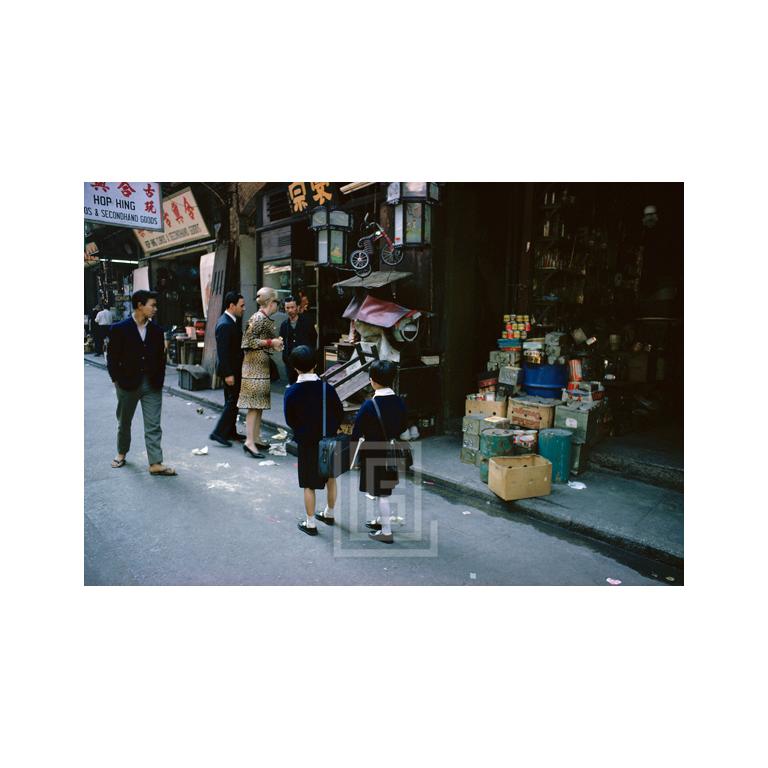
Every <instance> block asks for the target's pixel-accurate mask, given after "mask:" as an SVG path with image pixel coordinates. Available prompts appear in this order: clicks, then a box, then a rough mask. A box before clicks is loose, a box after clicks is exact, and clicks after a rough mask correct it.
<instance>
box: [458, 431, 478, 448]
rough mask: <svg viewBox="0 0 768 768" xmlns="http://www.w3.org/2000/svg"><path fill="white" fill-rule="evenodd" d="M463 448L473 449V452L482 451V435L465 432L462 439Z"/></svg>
mask: <svg viewBox="0 0 768 768" xmlns="http://www.w3.org/2000/svg"><path fill="white" fill-rule="evenodd" d="M461 447H462V448H471V449H472V450H473V451H479V450H480V435H470V434H469V433H467V432H465V433H464V434H463V435H462V438H461Z"/></svg>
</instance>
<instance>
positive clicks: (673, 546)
mask: <svg viewBox="0 0 768 768" xmlns="http://www.w3.org/2000/svg"><path fill="white" fill-rule="evenodd" d="M85 362H86V363H88V364H90V365H95V366H98V367H100V368H106V362H105V361H104V360H103V358H94V357H93V356H92V355H85ZM177 380H178V374H177V371H176V368H175V367H172V366H168V369H167V372H166V386H165V390H166V391H167V392H168V393H169V394H172V395H174V396H176V397H180V398H184V399H185V400H187V401H192V402H196V403H199V404H201V405H203V406H205V407H208V408H211V409H214V410H219V411H220V410H221V409H222V407H223V402H224V395H223V391H222V390H210V389H208V390H203V391H200V392H189V391H187V390H184V389H180V388H179V387H178V384H177ZM284 391H285V384H284V383H282V382H278V383H277V384H276V385H274V386H273V389H272V408H271V409H270V410H268V411H264V414H263V416H262V423H263V425H264V426H263V436H264V437H266V436H267V435H268V434H269V430H271V429H274V430H276V429H278V428H281V427H282V428H284V429H288V428H287V425H286V424H285V419H284V416H283V392H284ZM288 431H289V432H290V430H288ZM460 448H461V438H460V436H458V435H442V436H438V437H430V438H426V439H424V440H418V441H416V442H414V443H413V449H414V471H415V472H416V473H417V474H420V476H421V479H422V482H424V483H425V484H428V485H432V486H435V487H436V488H442V489H444V490H445V491H447V492H449V493H454V494H458V495H460V496H461V497H462V498H463V499H465V500H466V504H467V505H471V506H479V507H482V508H484V509H486V510H488V511H491V510H493V511H495V512H502V513H504V514H507V515H510V516H515V515H525V516H527V517H532V518H536V519H538V520H543V521H545V522H548V523H552V524H555V525H558V526H561V527H563V528H567V529H569V530H572V531H576V532H578V533H580V534H583V535H585V536H589V537H591V538H594V539H597V540H600V541H605V542H608V543H610V544H614V545H616V546H619V547H621V548H623V549H627V550H630V551H633V552H637V553H639V554H642V555H646V556H648V557H651V558H654V559H657V560H661V561H663V562H667V563H669V564H670V565H674V566H675V567H682V566H683V494H682V493H681V492H680V491H678V490H674V489H672V488H665V487H660V486H658V485H650V484H648V483H643V482H639V481H638V480H634V479H631V478H628V477H625V476H623V475H621V474H618V473H615V472H611V471H609V470H596V469H590V470H587V471H586V472H582V473H580V474H579V477H578V480H579V481H581V482H583V483H584V484H585V485H586V486H587V487H586V488H585V489H584V490H575V489H572V488H570V487H569V486H568V485H566V484H563V485H560V484H553V485H552V493H551V494H550V495H549V496H542V497H539V498H534V499H522V500H520V501H516V502H505V501H502V500H501V499H500V498H499V497H498V496H496V494H494V493H493V492H492V491H491V490H490V489H489V488H488V486H487V485H486V484H485V483H483V482H482V481H481V480H480V474H479V470H478V468H477V467H474V466H472V465H469V464H464V463H462V462H461V461H460V460H459V453H460Z"/></svg>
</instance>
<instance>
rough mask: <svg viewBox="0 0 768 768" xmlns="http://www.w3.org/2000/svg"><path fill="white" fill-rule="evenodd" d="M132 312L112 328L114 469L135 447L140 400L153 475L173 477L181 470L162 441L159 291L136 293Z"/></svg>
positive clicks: (110, 367)
mask: <svg viewBox="0 0 768 768" xmlns="http://www.w3.org/2000/svg"><path fill="white" fill-rule="evenodd" d="M131 305H132V307H133V312H132V313H131V316H130V317H128V318H127V319H126V320H123V321H122V322H120V323H115V324H114V325H113V326H112V327H111V328H110V331H109V351H108V353H107V370H108V371H109V376H110V378H111V379H112V381H113V383H114V385H115V392H116V394H117V456H116V457H115V458H114V459H113V461H112V467H113V469H118V468H120V467H122V466H124V465H125V457H126V455H127V454H128V450H129V449H130V447H131V422H132V421H133V414H134V413H135V412H136V406H137V405H138V404H139V403H141V414H142V416H143V417H144V444H145V445H146V447H147V457H148V459H149V473H150V474H151V475H159V476H166V477H168V476H171V475H175V474H176V472H175V470H173V469H172V468H171V467H166V466H164V465H163V449H162V447H161V445H160V441H161V438H162V436H163V432H162V430H161V428H160V413H161V409H162V405H163V382H164V381H165V337H164V335H163V332H162V331H161V330H160V327H159V326H158V325H157V324H156V323H153V322H152V318H153V317H154V316H155V313H156V312H157V294H156V293H153V292H152V291H144V290H141V291H136V292H135V293H134V294H133V295H132V296H131Z"/></svg>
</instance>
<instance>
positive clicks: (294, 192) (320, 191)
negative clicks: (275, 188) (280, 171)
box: [288, 181, 333, 213]
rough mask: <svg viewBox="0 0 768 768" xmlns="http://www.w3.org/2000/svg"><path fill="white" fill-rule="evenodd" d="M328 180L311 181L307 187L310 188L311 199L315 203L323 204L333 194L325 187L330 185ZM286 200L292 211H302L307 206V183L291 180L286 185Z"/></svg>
mask: <svg viewBox="0 0 768 768" xmlns="http://www.w3.org/2000/svg"><path fill="white" fill-rule="evenodd" d="M330 186H331V182H330V181H311V182H310V183H309V187H310V189H311V190H312V199H313V200H314V201H315V203H316V204H317V205H324V204H325V202H326V201H327V200H330V199H331V198H332V197H333V194H332V193H331V192H330V191H329V190H328V189H326V187H330ZM288 202H290V204H291V211H292V212H293V213H302V211H305V210H306V209H307V208H308V207H309V203H308V202H307V185H306V183H305V182H303V181H292V182H291V183H290V184H289V185H288Z"/></svg>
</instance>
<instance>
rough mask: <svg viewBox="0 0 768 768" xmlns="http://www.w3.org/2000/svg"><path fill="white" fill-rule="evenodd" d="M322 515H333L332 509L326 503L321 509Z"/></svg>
mask: <svg viewBox="0 0 768 768" xmlns="http://www.w3.org/2000/svg"><path fill="white" fill-rule="evenodd" d="M323 516H324V517H333V510H332V509H331V508H330V507H329V506H328V505H327V504H326V505H325V509H324V510H323Z"/></svg>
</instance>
